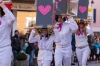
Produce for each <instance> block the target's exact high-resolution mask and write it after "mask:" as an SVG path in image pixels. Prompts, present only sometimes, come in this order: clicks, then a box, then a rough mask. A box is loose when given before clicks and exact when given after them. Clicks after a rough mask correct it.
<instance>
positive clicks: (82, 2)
mask: <svg viewBox="0 0 100 66" xmlns="http://www.w3.org/2000/svg"><path fill="white" fill-rule="evenodd" d="M88 4H89V0H79V2H78V13H77V18H80V19H87V16H88Z"/></svg>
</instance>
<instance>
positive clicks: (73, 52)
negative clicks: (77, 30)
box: [71, 33, 76, 65]
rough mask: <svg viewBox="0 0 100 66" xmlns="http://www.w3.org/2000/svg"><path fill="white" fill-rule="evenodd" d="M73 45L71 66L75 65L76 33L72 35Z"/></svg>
mask: <svg viewBox="0 0 100 66" xmlns="http://www.w3.org/2000/svg"><path fill="white" fill-rule="evenodd" d="M71 44H72V63H71V65H75V63H74V56H75V49H76V47H75V34H74V33H73V34H72V42H71Z"/></svg>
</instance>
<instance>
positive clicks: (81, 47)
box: [76, 45, 88, 49]
mask: <svg viewBox="0 0 100 66" xmlns="http://www.w3.org/2000/svg"><path fill="white" fill-rule="evenodd" d="M87 46H88V45H85V46H80V47H76V48H79V49H83V48H85V47H87Z"/></svg>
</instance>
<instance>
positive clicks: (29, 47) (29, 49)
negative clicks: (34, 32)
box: [26, 33, 35, 66]
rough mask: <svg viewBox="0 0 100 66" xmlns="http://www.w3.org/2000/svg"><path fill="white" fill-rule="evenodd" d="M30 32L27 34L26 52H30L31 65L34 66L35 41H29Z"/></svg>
mask: <svg viewBox="0 0 100 66" xmlns="http://www.w3.org/2000/svg"><path fill="white" fill-rule="evenodd" d="M29 35H30V34H28V33H27V34H26V43H28V46H27V48H26V53H27V54H29V56H30V57H29V66H33V58H34V52H35V51H34V43H29V42H28V38H29Z"/></svg>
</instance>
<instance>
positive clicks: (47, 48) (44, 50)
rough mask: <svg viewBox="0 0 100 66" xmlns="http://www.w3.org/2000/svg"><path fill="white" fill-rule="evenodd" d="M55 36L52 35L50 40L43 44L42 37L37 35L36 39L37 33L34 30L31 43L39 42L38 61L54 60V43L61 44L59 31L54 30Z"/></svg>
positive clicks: (30, 39) (30, 38)
mask: <svg viewBox="0 0 100 66" xmlns="http://www.w3.org/2000/svg"><path fill="white" fill-rule="evenodd" d="M54 33H55V35H51V36H50V37H49V39H48V40H46V42H45V43H42V40H40V36H39V35H37V36H35V37H34V34H35V31H34V30H32V32H31V34H30V37H29V42H30V43H35V42H38V47H39V53H38V60H52V47H53V42H60V39H59V38H60V37H59V34H58V30H57V29H55V30H54Z"/></svg>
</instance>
